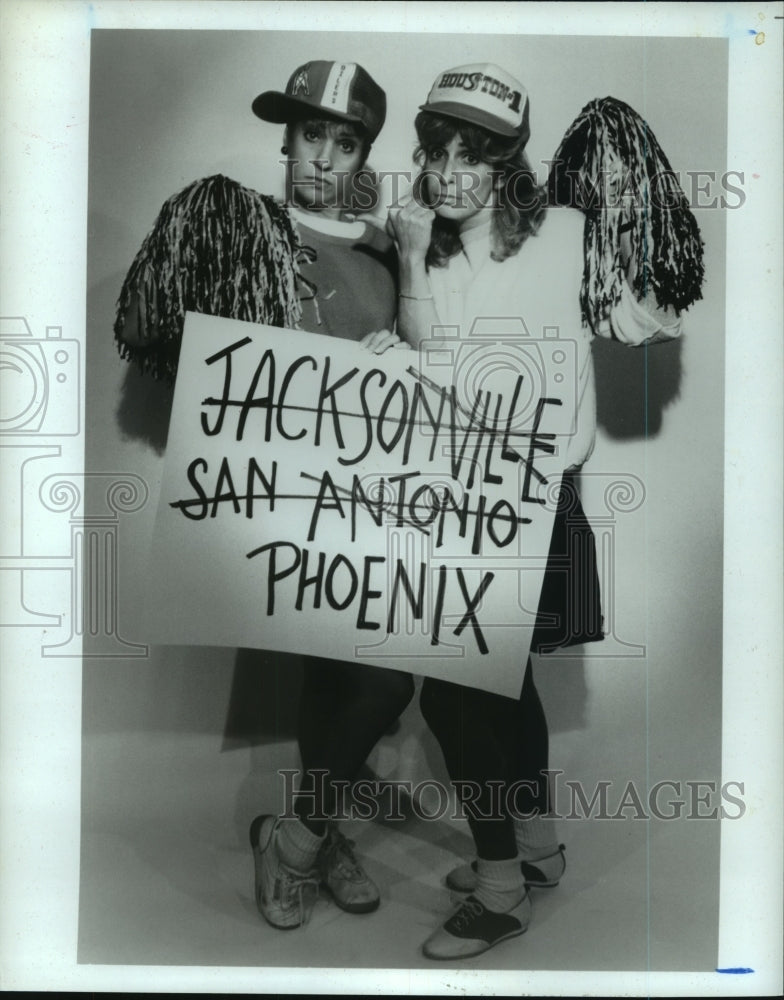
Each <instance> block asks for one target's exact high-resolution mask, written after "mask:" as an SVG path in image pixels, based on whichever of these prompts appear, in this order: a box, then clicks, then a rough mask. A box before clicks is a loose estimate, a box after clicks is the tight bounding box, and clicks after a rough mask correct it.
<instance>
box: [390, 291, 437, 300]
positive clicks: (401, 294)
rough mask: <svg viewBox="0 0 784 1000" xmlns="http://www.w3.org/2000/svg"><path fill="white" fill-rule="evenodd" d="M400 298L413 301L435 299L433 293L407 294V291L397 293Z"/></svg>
mask: <svg viewBox="0 0 784 1000" xmlns="http://www.w3.org/2000/svg"><path fill="white" fill-rule="evenodd" d="M397 295H398V298H399V299H411V300H412V302H431V301H432V300H433V296H432V295H406V293H405V292H398V293H397Z"/></svg>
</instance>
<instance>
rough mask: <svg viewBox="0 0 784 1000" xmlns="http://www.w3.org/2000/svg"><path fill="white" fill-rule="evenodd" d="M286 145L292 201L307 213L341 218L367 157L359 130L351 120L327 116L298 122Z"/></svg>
mask: <svg viewBox="0 0 784 1000" xmlns="http://www.w3.org/2000/svg"><path fill="white" fill-rule="evenodd" d="M286 145H287V146H288V162H287V164H286V188H287V191H286V196H287V198H288V200H289V201H290V202H291V203H292V204H294V205H296V206H297V208H301V209H303V210H304V211H306V212H318V213H319V215H322V216H325V217H327V218H331V219H337V218H339V217H340V215H341V214H342V212H344V211H345V210H346V209H347V208H348V207H349V199H350V193H351V190H352V181H353V178H354V175H355V174H356V172H357V171H358V170H359V169H360V167H361V166H362V165H363V163H364V159H365V156H364V148H363V144H362V139H361V137H360V135H359V134H358V132H357V130H356V129H355V128H354V126H353V125H352V124H351V123H350V122H335V121H327V120H326V119H323V118H314V119H311V120H308V121H302V122H294V123H292V124H291V125H289V126H288V128H287V129H286Z"/></svg>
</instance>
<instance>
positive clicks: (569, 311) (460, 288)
mask: <svg viewBox="0 0 784 1000" xmlns="http://www.w3.org/2000/svg"><path fill="white" fill-rule="evenodd" d="M583 221H584V220H583V216H582V215H581V214H580V213H579V212H577V211H576V210H573V209H566V208H557V209H550V210H549V211H548V213H547V216H546V218H545V221H544V223H543V225H542V228H541V229H540V230H539V232H538V234H537V235H536V236H534V237H529V238H528V239H527V240H526V241H525V242H524V243H523V245H522V247H521V248H520V250H519V252H518V253H517V254H515V255H514V256H513V257H508V258H507V259H506V260H504V261H500V262H499V261H494V260H492V258H491V257H490V220H489V217H488V221H487V224H483V225H481V226H478V227H476V228H475V229H472V230H467V231H465V232H464V233H462V234H461V240H462V243H463V247H464V250H465V253H463V254H459V255H457V256H455V257H452V258H451V259H450V260H449V261H448V263H447V264H446V266H444V267H438V268H431V269H430V271H429V273H428V278H429V281H430V288H431V291H432V294H433V299H434V304H435V309H436V313H437V314H438V318H439V321H440V322H441V324H442V325H444V326H448V327H458V328H459V336H460V338H461V339H464V340H465V339H467V338H468V337H469V336H470V334H471V330H472V328H474V325H475V324H476V323H477V321H479V322H481V321H482V320H488V319H492V320H493V321H494V326H495V327H496V328H497V329H499V333H500V332H501V331H503V330H504V329H508V331H509V333H508V335H509V336H510V337H511V338H516V337H519V336H520V335H521V333H522V334H523V335H524V334H525V332H526V331H527V334H528V335H529V336H530V337H531V338H534V339H539V338H542V337H544V336H552V335H553V333H554V330H557V334H556V335H557V337H558V339H560V340H571V341H572V342H573V343H574V345H575V349H574V356H575V359H576V373H575V375H576V381H577V421H576V426H575V432H574V434H573V435H572V436H571V437H570V439H569V442H568V444H567V450H566V468H568V469H575V468H578V467H579V466H581V465H582V464H583V463H584V462H585V461H586V460H587V459H588V458H589V457H590V455H591V452H592V451H593V446H594V440H595V436H596V388H595V380H594V371H593V358H592V355H591V340H592V337H593V333H592V331H591V330H590V328H589V327H588V326H587V325H585V324H583V322H582V316H581V313H580V302H579V296H580V284H581V282H582V274H583ZM501 318H506V319H508V323H507V324H503V323H501V324H499V323H498V322H497V321H498V320H499V319H501ZM520 320H522V322H523V324H524V327H525V329H524V330H523V329H522V328H521V326H520ZM611 329H612V333H611ZM680 329H681V327H680V321H679V320H675V321H674V322H673V323H670V325H667V326H662V324H661V323H660V322H659V320H658V319H657V318H656V317H655V316H653V315H651V314H650V313H649V312H648V311H647V310H646V309H645V308H644V307H643V306H642V305H640V304H639V303H637V302H636V300H635V299H634V296H633V295H632V293H631V291H630V290H629V289H628V287H626V286H625V287H624V294H623V296H622V298H621V302H620V304H619V306H618V307H617V309H616V310H614V311H613V315H612V316H611V320H610V323H609V324H606V325H605V326H604V327H603V328H602V329H600V330H599V331H597V332H598V333H599V334H600V335H601V336H607V337H610V336H613V335H614V336H615V337H616V338H617V339H619V340H621V341H623V342H624V343H626V344H630V345H639V344H642V343H645V342H648V341H650V340H652V339H654V338H655V339H661V338H662V337H665V338H667V339H669V338H672V337H677V336H678V335H679V334H680ZM453 335H454V334H453ZM499 339H500V338H499Z"/></svg>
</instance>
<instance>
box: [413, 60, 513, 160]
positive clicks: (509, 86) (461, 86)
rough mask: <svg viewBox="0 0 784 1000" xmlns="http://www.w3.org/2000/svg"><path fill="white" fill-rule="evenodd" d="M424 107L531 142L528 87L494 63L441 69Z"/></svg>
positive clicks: (422, 105)
mask: <svg viewBox="0 0 784 1000" xmlns="http://www.w3.org/2000/svg"><path fill="white" fill-rule="evenodd" d="M420 108H421V110H422V111H432V112H433V113H434V114H439V115H443V116H445V117H447V118H456V119H458V120H459V121H464V122H468V123H469V124H470V125H479V126H480V127H481V128H484V129H487V131H488V132H492V133H493V134H495V135H500V136H504V137H506V138H509V139H521V140H522V142H523V144H525V143H526V142H528V138H529V136H530V128H529V125H528V94H527V93H526V90H525V87H524V86H523V85H522V83H520V81H519V80H516V79H515V78H514V77H513V76H512V75H511V74H510V73H507V72H506V70H503V69H501V67H500V66H496V65H495V64H494V63H473V64H471V65H469V66H456V67H455V68H454V69H448V70H445V71H444V72H443V73H439V74H438V76H437V78H436V81H435V83H434V84H433V86H432V87H431V88H430V93H429V94H428V95H427V101H426V102H425V103H424V104H421V105H420Z"/></svg>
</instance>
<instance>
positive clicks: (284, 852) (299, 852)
mask: <svg viewBox="0 0 784 1000" xmlns="http://www.w3.org/2000/svg"><path fill="white" fill-rule="evenodd" d="M324 837H325V834H322V835H321V836H319V834H317V833H312V832H311V831H310V830H309V829H308V828H307V827H306V826H305V824H304V823H301V822H300V821H299V820H298V819H283V820H281V821H280V826H279V827H278V854H279V855H280V860H281V861H282V862H283V864H284V865H288V866H289V868H293V869H294V870H295V871H298V872H307V871H310V869H311V868H312V867H313V866H314V865H315V863H316V855H317V854H318V852H319V848H320V847H321V845H322V844H323V842H324Z"/></svg>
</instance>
